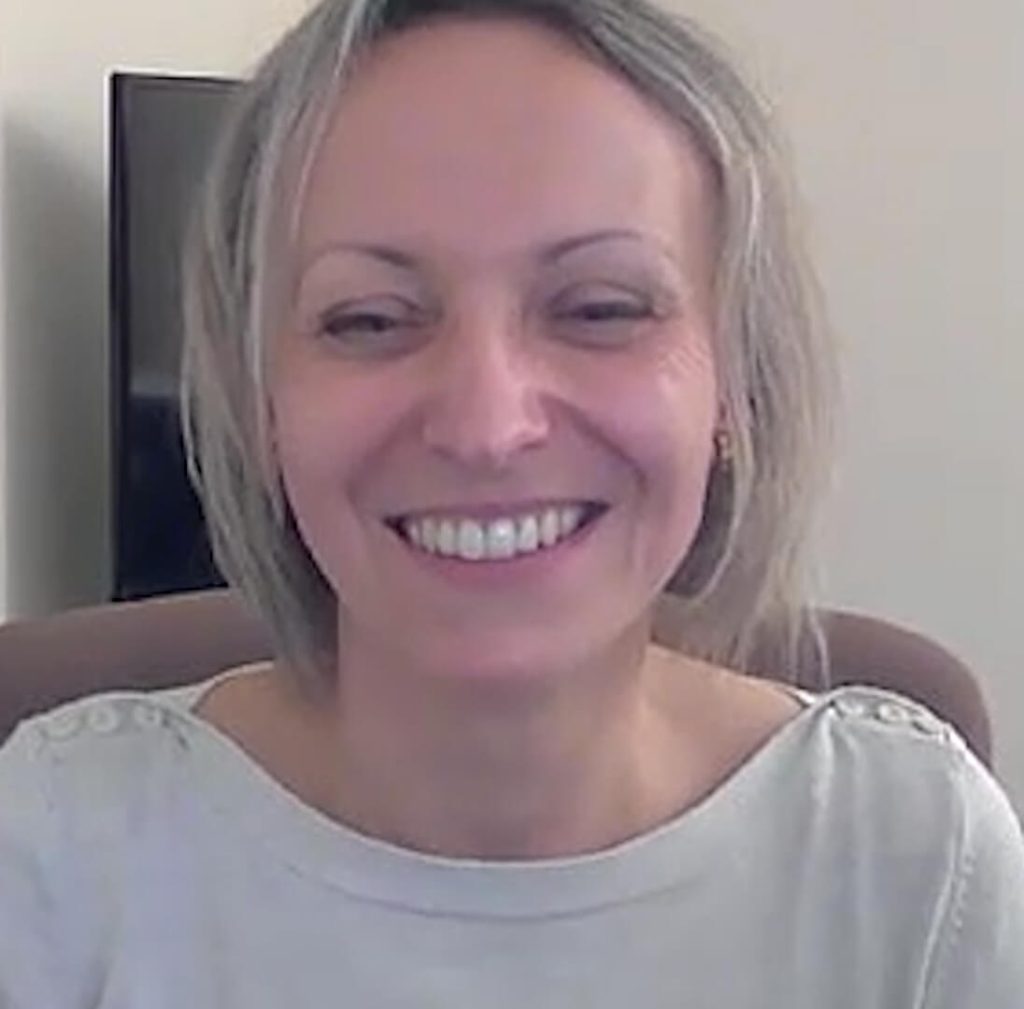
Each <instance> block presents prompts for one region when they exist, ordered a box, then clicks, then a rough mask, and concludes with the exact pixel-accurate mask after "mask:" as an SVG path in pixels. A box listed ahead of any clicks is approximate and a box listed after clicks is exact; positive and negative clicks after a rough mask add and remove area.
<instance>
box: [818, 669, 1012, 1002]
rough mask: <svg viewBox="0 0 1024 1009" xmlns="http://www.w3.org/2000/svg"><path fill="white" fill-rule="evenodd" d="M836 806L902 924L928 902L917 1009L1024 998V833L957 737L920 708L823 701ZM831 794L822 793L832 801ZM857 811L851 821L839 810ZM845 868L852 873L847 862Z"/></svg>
mask: <svg viewBox="0 0 1024 1009" xmlns="http://www.w3.org/2000/svg"><path fill="white" fill-rule="evenodd" d="M817 703H818V704H819V705H821V706H822V708H823V710H825V711H827V712H828V715H827V716H826V717H825V718H823V719H822V722H823V724H822V725H821V726H819V729H818V735H819V736H820V737H821V739H822V741H823V743H822V745H823V749H824V750H825V751H827V752H828V753H829V757H828V758H827V759H826V761H825V763H826V764H827V766H828V768H829V774H828V781H829V782H830V788H831V789H832V791H833V793H834V794H833V798H832V800H831V801H830V802H829V803H828V804H829V805H830V806H831V807H832V809H833V812H834V813H835V815H836V816H837V817H839V816H844V815H845V816H846V820H845V822H846V826H847V828H848V829H849V830H850V831H851V833H852V835H853V836H855V837H856V838H857V846H858V848H859V849H861V850H866V851H868V852H871V851H874V852H876V853H877V856H878V858H879V859H882V860H884V865H885V866H886V871H885V872H882V873H878V874H877V879H878V880H880V881H882V883H883V884H884V885H885V886H886V887H887V888H888V893H887V895H885V897H884V899H885V901H886V904H887V906H888V907H889V909H890V911H891V913H892V914H893V915H894V916H896V917H897V918H899V917H901V916H905V915H906V910H905V908H906V907H907V906H908V905H909V904H910V903H911V901H913V900H915V899H918V898H919V897H920V895H921V894H922V893H924V892H925V889H924V887H922V886H921V885H919V884H921V883H922V882H924V881H925V880H927V879H929V878H930V882H928V883H927V892H928V893H929V894H931V896H932V897H933V898H934V900H933V902H931V901H930V903H931V906H932V911H933V913H932V917H931V921H930V924H929V928H928V930H927V933H926V934H927V937H928V945H927V948H926V949H924V950H923V951H922V952H923V965H924V973H923V981H922V984H923V992H922V1001H921V1003H920V1004H921V1005H922V1006H926V1007H928V1009H933V1007H934V1009H939V1007H942V1009H954V1007H957V1009H958V1007H960V1006H967V1005H971V1006H975V1005H977V1006H982V1005H984V1006H986V1007H991V1009H1010V1007H1011V1006H1014V1007H1015V1006H1018V1005H1019V1004H1020V1002H1019V999H1020V993H1021V991H1022V990H1024V959H1022V958H1021V955H1020V952H1021V950H1024V832H1022V829H1021V822H1020V819H1019V816H1018V814H1017V813H1016V812H1015V811H1014V809H1013V807H1012V806H1011V804H1010V800H1009V798H1008V797H1007V795H1006V793H1005V792H1004V790H1003V789H1002V787H1001V786H1000V784H999V782H998V781H997V779H996V778H995V777H994V776H993V775H992V774H991V773H990V772H989V771H988V769H987V768H985V766H984V765H983V764H982V763H981V762H980V761H979V760H978V758H977V757H976V756H975V755H974V753H973V752H972V751H971V750H970V748H969V747H968V746H967V744H966V743H965V742H964V740H963V739H962V738H961V737H960V735H959V734H958V733H957V732H956V730H955V729H954V728H952V726H950V725H948V724H947V723H945V722H944V721H942V719H940V718H938V717H937V716H936V715H935V714H933V713H932V712H931V711H929V710H928V709H927V708H925V707H923V706H922V705H920V704H918V703H917V702H916V701H912V700H909V699H908V698H905V697H902V696H900V695H896V694H891V693H888V692H886V691H882V690H878V689H875V688H870V687H844V688H841V689H839V690H836V691H832V692H831V693H830V694H828V695H825V696H824V697H823V698H820V699H819V700H818V702H817ZM827 790H828V789H826V791H827ZM847 807H849V808H851V809H853V810H855V812H854V813H853V814H852V815H850V814H844V813H843V812H842V811H843V810H845V809H846V808H847ZM847 864H849V863H848V862H847Z"/></svg>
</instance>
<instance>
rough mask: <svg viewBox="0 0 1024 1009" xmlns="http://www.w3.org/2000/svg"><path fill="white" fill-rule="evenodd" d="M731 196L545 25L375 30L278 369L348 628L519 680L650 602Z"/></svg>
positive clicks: (300, 268) (692, 420)
mask: <svg viewBox="0 0 1024 1009" xmlns="http://www.w3.org/2000/svg"><path fill="white" fill-rule="evenodd" d="M714 208H715V196H714V186H713V183H712V181H711V178H710V173H709V171H708V169H707V167H706V165H705V164H704V162H703V159H702V158H701V156H700V155H699V154H698V153H697V151H696V149H695V147H694V146H692V144H691V143H690V142H689V141H688V140H687V138H686V137H685V136H682V135H681V133H680V131H679V129H678V128H677V127H674V126H673V125H671V124H670V123H668V122H667V121H666V120H664V119H662V118H661V117H660V116H659V114H658V113H656V112H655V111H653V110H652V109H651V108H650V107H648V106H647V105H646V104H645V102H644V101H643V100H642V99H641V98H640V97H638V96H637V94H636V93H635V92H634V91H633V90H632V89H631V88H630V87H629V86H628V85H626V84H624V83H623V82H621V81H620V80H619V79H618V78H616V77H615V76H613V75H612V74H610V73H609V72H608V71H606V70H604V69H601V68H599V67H598V66H596V65H595V64H593V63H591V62H589V61H587V60H586V59H585V58H583V57H581V56H580V55H578V54H577V53H576V52H575V51H574V50H573V49H571V48H570V47H569V46H568V45H567V44H566V43H565V42H563V41H562V40H560V39H559V38H558V37H557V36H555V35H552V34H549V33H547V32H546V31H544V30H543V29H539V28H537V27H534V26H531V25H528V24H520V23H516V22H512V21H508V22H501V21H489V22H473V23H469V22H454V21H453V22H445V23H436V24H433V25H430V26H424V27H420V28H417V29H414V30H412V31H410V32H407V33H406V34H404V35H401V36H396V37H392V38H391V39H390V40H388V41H387V42H385V43H384V44H383V45H382V46H381V47H379V48H378V49H377V50H376V51H375V53H374V55H373V57H372V58H371V59H370V60H369V62H368V63H367V64H366V65H365V66H364V67H363V68H362V69H361V71H360V73H359V75H358V76H357V78H356V79H355V81H354V83H353V84H352V86H350V87H349V88H348V89H347V90H346V92H345V94H344V96H343V98H342V99H341V100H340V102H339V104H338V106H337V108H336V110H335V113H334V119H333V122H332V125H331V127H330V129H329V131H328V134H327V136H326V139H325V142H324V144H323V146H322V148H321V149H320V150H319V152H318V156H317V158H316V160H315V162H314V165H313V170H312V174H311V177H310V185H309V188H308V191H307V196H306V201H305V203H304V206H303V208H302V214H301V220H300V228H299V248H298V256H297V261H296V267H295V282H294V283H295V286H294V301H293V305H292V311H291V316H290V322H289V324H288V326H287V327H286V328H285V330H284V331H283V332H282V333H281V334H280V336H279V339H278V340H277V342H276V344H275V348H274V351H275V353H274V355H273V361H272V369H271V406H272V415H273V425H274V438H275V450H276V453H277V457H278V462H279V465H280V468H281V472H282V478H283V481H284V485H285V488H286V492H287V495H288V498H289V501H290V503H291V506H292V509H293V511H294V514H295V517H296V520H297V522H298V525H299V528H300V530H301V532H302V535H303V537H304V538H305V540H306V542H307V545H308V548H309V550H310V552H311V553H312V555H313V557H314V558H315V560H316V562H317V563H318V565H319V566H320V568H321V569H322V571H323V573H324V575H325V576H326V578H327V579H328V581H329V582H330V583H331V585H332V586H333V587H334V589H335V590H336V592H337V594H338V597H339V599H340V601H341V603H342V605H343V607H344V609H345V612H346V626H345V638H344V640H345V647H347V648H349V649H356V648H360V647H362V648H376V649H378V650H380V649H383V650H385V651H386V652H387V653H388V654H392V655H394V654H397V653H401V654H403V655H407V656H408V657H409V658H410V659H414V660H415V663H416V665H417V668H421V669H424V668H425V669H433V670H434V671H436V672H437V673H438V674H439V675H441V674H443V675H461V676H466V675H471V676H487V675H492V676H500V675H519V676H525V675H529V674H530V673H531V671H538V672H539V671H543V670H545V669H548V670H550V669H552V668H565V667H566V665H567V664H573V663H578V662H583V661H586V660H587V659H588V658H592V657H593V655H594V654H595V652H596V651H597V650H599V649H601V648H603V647H607V646H608V645H609V644H610V643H611V642H612V641H613V640H614V639H617V638H620V637H621V636H622V635H623V633H624V632H626V631H627V629H629V628H634V629H635V628H638V627H642V626H643V625H644V620H643V618H644V617H645V616H646V614H647V612H648V611H649V609H650V605H651V603H652V601H653V599H654V598H655V596H656V595H657V593H658V592H659V591H660V589H661V587H662V586H663V585H664V584H665V582H666V580H667V579H668V578H669V576H670V575H671V573H672V571H673V570H674V569H675V568H676V566H677V565H678V564H679V562H680V561H681V559H682V558H683V557H684V556H685V554H686V552H687V550H688V548H689V546H690V544H691V542H692V540H693V538H694V534H695V532H696V530H697V527H698V525H699V522H700V518H701V511H702V504H703V500H704V492H705V485H706V479H707V474H708V469H709V464H710V460H711V451H712V449H711V445H712V432H713V427H714V424H715V421H716V415H717V395H716V382H715V372H714V367H713V361H712V354H711V316H712V305H711V300H712V295H711V289H712V263H713V249H714V225H715V221H714ZM581 518H582V520H583V524H582V525H581V526H578V527H577V526H576V523H577V522H579V521H580V519H581ZM414 540H418V541H419V543H417V542H414ZM552 543H553V545H550V544H552ZM431 544H433V552H431V550H430V549H429V548H430V545H431ZM438 551H440V552H438ZM344 654H345V653H344V652H343V655H344Z"/></svg>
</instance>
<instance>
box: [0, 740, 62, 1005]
mask: <svg viewBox="0 0 1024 1009" xmlns="http://www.w3.org/2000/svg"><path fill="white" fill-rule="evenodd" d="M43 747H44V740H43V738H42V737H41V734H40V732H39V729H38V728H37V727H35V726H34V725H33V724H32V723H23V724H22V725H21V726H19V727H18V728H17V729H15V731H14V733H13V734H12V735H11V736H10V737H8V739H7V741H6V742H5V743H3V745H2V746H0V1006H2V1007H3V1009H38V1007H41V1006H46V1007H48V1009H51V1007H52V1009H65V1007H70V1006H71V1005H72V1003H71V1002H69V1000H68V997H67V992H66V991H63V990H62V989H63V987H64V986H63V983H62V982H63V981H64V980H65V978H63V977H62V976H61V971H62V969H66V963H64V961H63V958H62V956H61V945H60V937H59V935H58V934H57V928H56V925H57V922H56V909H57V908H58V907H59V901H58V897H59V894H58V893H57V892H56V890H57V886H56V881H55V875H54V874H52V873H51V871H50V867H51V866H52V865H53V864H54V857H55V854H56V853H55V846H56V830H55V821H56V815H55V811H54V805H53V802H52V799H51V796H50V792H49V782H48V780H47V774H46V760H45V754H44V752H43Z"/></svg>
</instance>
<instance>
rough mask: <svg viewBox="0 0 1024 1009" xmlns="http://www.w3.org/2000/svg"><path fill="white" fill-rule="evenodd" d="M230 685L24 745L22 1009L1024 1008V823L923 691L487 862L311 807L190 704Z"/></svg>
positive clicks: (12, 780)
mask: <svg viewBox="0 0 1024 1009" xmlns="http://www.w3.org/2000/svg"><path fill="white" fill-rule="evenodd" d="M204 688H205V685H203V686H200V687H196V688H184V689H180V690H177V691H166V692H162V693H155V694H150V695H146V694H128V693H120V694H108V695H103V696H100V697H93V698H88V699H85V700H83V701H78V702H75V703H73V704H71V705H67V706H65V707H63V708H61V709H58V710H56V711H54V712H51V713H49V714H47V715H44V716H41V717H36V718H33V719H31V720H29V721H27V722H25V723H23V724H22V725H21V726H20V727H19V729H18V730H17V731H16V732H15V734H14V735H13V736H12V737H11V738H10V739H9V740H8V741H7V743H6V744H5V745H4V746H3V748H0V1006H2V1007H3V1009H182V1007H188V1009H287V1007H296V1009H298V1007H302V1009H306V1007H310V1009H313V1007H318V1006H328V1005H330V1006H344V1007H373V1009H404V1007H409V1009H413V1007H415V1009H433V1007H437V1009H460V1007H465V1009H506V1007H507V1009H513V1007H514V1009H523V1007H531V1009H538V1007H551V1009H556V1007H557V1009H576V1007H580V1009H584V1007H585V1009H605V1007H607V1009H669V1007H672V1009H680V1007H688V1009H705V1007H707V1009H765V1007H773V1009H774V1007H780V1009H781V1007H785V1009H826V1007H827V1009H1021V1007H1024V840H1022V837H1021V830H1020V824H1019V823H1018V821H1017V819H1016V818H1015V816H1014V814H1013V812H1012V810H1011V808H1010V805H1009V803H1008V801H1007V799H1006V797H1005V796H1004V794H1003V793H1002V792H1001V791H1000V789H999V787H998V786H997V785H996V783H995V782H994V780H993V779H992V778H991V777H990V776H989V775H988V773H987V772H986V771H985V770H984V769H983V768H982V766H981V765H980V764H979V763H978V761H977V760H975V759H974V757H973V756H972V755H971V754H970V753H969V752H968V750H967V748H966V747H965V745H964V744H963V743H962V742H961V740H960V739H959V737H958V736H956V735H955V733H953V731H952V730H951V729H949V728H948V727H947V726H946V725H945V724H944V723H942V722H940V721H938V720H937V719H936V718H934V717H933V716H932V715H930V714H929V713H928V712H927V711H926V710H924V709H923V708H920V707H919V706H917V705H916V704H914V703H913V702H910V701H907V700H905V699H903V698H899V697H896V696H895V695H892V694H887V693H885V692H882V691H879V690H875V689H871V688H866V687H852V688H851V687H846V688H840V689H838V690H834V691H832V692H830V693H827V694H824V695H821V696H818V697H815V696H813V695H804V699H805V705H806V707H805V709H804V710H803V711H802V713H801V714H800V715H799V716H797V717H796V718H795V719H794V720H792V721H790V722H789V723H788V724H787V725H786V726H785V727H784V728H782V729H781V730H780V731H779V732H778V733H777V734H776V735H775V736H774V737H773V738H772V740H771V741H770V742H769V743H768V744H767V745H765V746H764V747H763V748H762V749H761V750H759V751H758V752H757V754H756V755H755V756H753V757H752V758H751V759H750V760H748V761H747V763H745V764H744V765H743V766H742V767H741V768H740V769H739V770H738V771H737V772H735V773H734V774H733V775H732V777H730V778H729V779H728V780H727V781H726V782H725V783H724V784H723V785H721V786H720V787H719V788H718V789H717V790H716V791H715V792H714V793H713V794H711V795H710V796H709V797H708V798H706V799H705V800H704V801H702V802H701V803H700V804H699V805H697V806H695V807H694V808H692V809H690V810H688V811H687V812H685V813H683V814H682V815H680V816H678V817H677V818H676V819H674V820H673V821H671V822H670V823H668V824H666V825H664V826H662V827H660V828H659V829H657V830H654V831H651V832H649V833H647V834H644V835H643V836H640V837H637V838H635V839H633V840H631V841H628V842H626V843H624V844H621V845H618V846H615V847H613V848H611V849H608V850H606V851H604V852H601V853H598V854H593V855H587V856H583V857H575V858H563V859H554V860H544V861H535V862H527V861H524V862H481V861H471V860H457V859H445V858H440V857H436V856H427V855H423V854H418V853H415V852H412V851H409V850H405V849H402V848H398V847H394V846H391V845H388V844H385V843H381V842H379V841H374V840H370V839H368V838H366V837H364V836H362V835H360V834H358V833H356V832H354V831H352V830H349V829H346V828H344V827H341V826H339V825H338V824H336V823H334V822H333V821H331V820H329V819H327V818H326V817H324V816H322V815H321V814H319V813H317V812H316V811H314V810H313V809H311V808H309V807H308V806H306V805H304V804H303V803H301V802H300V801H299V800H298V799H297V798H295V797H294V796H293V795H292V794H291V793H289V792H287V791H286V790H285V789H284V788H283V787H282V786H281V785H279V784H278V783H276V782H275V781H274V780H273V779H272V778H271V777H269V776H268V775H267V774H266V773H265V772H264V771H262V770H261V769H260V768H259V767H258V766H257V765H256V764H254V763H253V761H252V760H251V759H250V758H248V757H247V756H246V755H245V754H244V753H243V752H242V750H241V749H240V748H239V747H237V746H236V745H235V744H234V743H232V742H231V741H230V740H229V739H228V738H227V737H226V736H224V735H223V734H221V733H219V732H218V731H217V730H215V729H214V728H212V727H211V726H209V725H208V724H207V723H205V722H203V721H201V720H200V719H198V718H197V717H196V716H195V715H193V714H192V713H191V711H190V708H191V706H192V705H193V704H194V703H195V701H196V699H197V698H198V696H199V695H200V693H201V692H202V690H203V689H204ZM497 801H500V797H498V798H497Z"/></svg>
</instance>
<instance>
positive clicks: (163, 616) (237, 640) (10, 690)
mask: <svg viewBox="0 0 1024 1009" xmlns="http://www.w3.org/2000/svg"><path fill="white" fill-rule="evenodd" d="M665 603H666V605H665V606H663V607H662V609H661V610H660V611H659V617H658V621H657V623H656V626H655V637H656V638H658V639H659V640H663V641H670V640H672V633H671V632H672V624H673V619H674V617H673V607H674V605H675V604H674V603H673V602H672V599H671V597H666V600H665ZM823 622H824V627H825V633H826V637H827V639H828V646H829V652H830V656H831V664H832V682H833V684H835V685H837V686H838V685H840V684H847V683H863V684H869V685H874V686H879V687H884V688H885V689H888V690H892V691H895V692H896V693H900V694H903V695H904V696H906V697H910V698H912V699H914V700H917V701H919V702H921V703H922V704H925V705H926V706H927V707H929V708H930V709H931V710H932V711H934V712H935V713H936V714H938V715H939V716H940V717H942V718H944V719H945V720H946V721H947V722H949V723H950V724H952V725H953V726H954V727H955V728H956V729H957V730H958V731H959V733H960V734H961V735H962V736H963V737H964V739H965V740H966V741H967V743H968V745H969V746H971V747H972V749H973V750H974V751H975V753H977V755H978V757H979V758H980V759H981V760H982V761H983V762H984V763H985V764H986V765H987V766H991V761H992V738H991V726H990V722H989V717H988V712H987V710H986V707H985V703H984V698H983V696H982V692H981V689H980V688H979V686H978V683H977V681H976V680H975V678H974V676H973V675H972V674H971V672H970V670H969V669H968V668H967V667H966V666H965V665H964V664H963V663H962V662H960V661H959V660H958V659H957V658H956V657H955V656H953V655H951V654H950V653H949V652H948V651H946V650H945V649H944V648H942V647H940V646H939V645H937V644H936V643H935V642H933V641H931V640H930V639H928V638H925V637H923V636H922V635H920V634H916V633H913V632H911V631H908V630H905V629H904V628H901V627H897V626H895V625H893V624H891V623H887V622H886V621H883V620H879V619H876V618H874V617H868V616H863V615H859V614H853V613H845V612H839V611H828V612H826V613H824V614H823ZM270 653H271V648H270V643H269V639H268V636H267V634H266V632H265V631H264V629H263V628H262V627H261V625H260V623H259V621H258V620H256V619H255V618H254V617H253V615H252V614H251V613H250V612H248V611H247V610H246V608H245V607H244V606H243V605H242V603H241V601H240V599H239V597H238V596H237V594H236V593H234V592H233V591H231V590H228V589H216V590H210V591H204V592H195V593H186V594H182V595H176V596H164V597H160V598H157V599H152V600H146V601H143V602H132V603H112V604H107V605H102V606H94V607H88V608H84V609H78V610H71V611H68V612H66V613H62V614H58V615H56V616H53V617H47V618H44V619H41V620H29V621H20V622H14V623H8V624H4V625H0V740H2V739H3V738H4V736H5V735H6V734H7V733H8V732H9V731H10V730H11V729H12V728H13V727H14V725H15V724H16V723H17V722H18V721H19V720H20V719H22V718H24V717H26V716H27V715H29V714H33V713H36V712H39V711H45V710H47V709H48V708H52V707H54V706H56V705H58V704H60V703H63V702H65V701H69V700H73V699H75V698H78V697H82V696H85V695H87V694H91V693H98V692H101V691H105V690H120V689H142V690H150V689H160V688H163V687H172V686H179V685H182V684H186V683H195V682H198V681H200V680H203V679H205V678H207V677H209V676H212V675H214V674H215V673H217V672H219V671H221V670H223V669H229V668H231V667H232V666H238V665H243V664H245V663H247V662H255V661H258V660H261V659H266V658H269V657H270ZM795 680H796V682H797V683H804V684H810V683H813V677H812V676H811V675H810V674H809V673H808V672H807V671H804V670H798V671H797V676H796V677H795Z"/></svg>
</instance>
